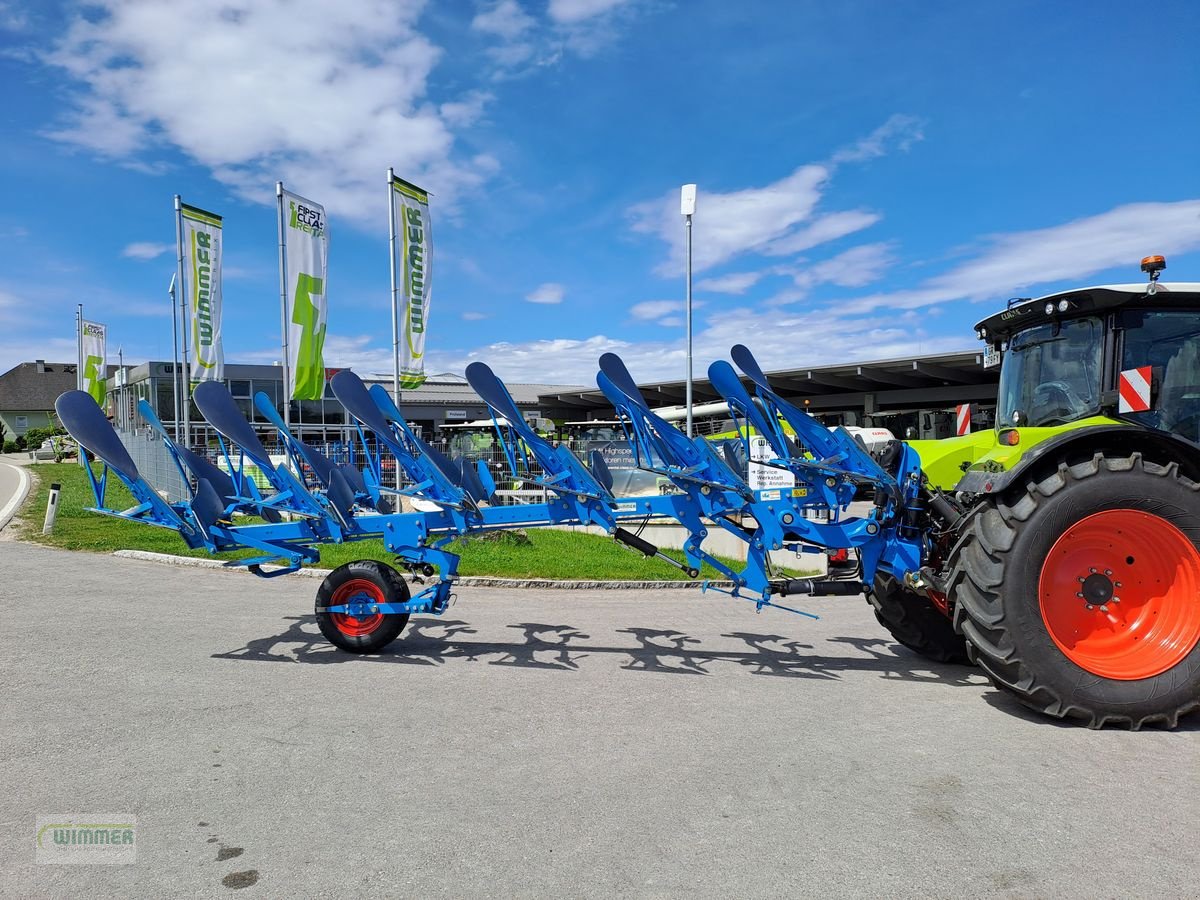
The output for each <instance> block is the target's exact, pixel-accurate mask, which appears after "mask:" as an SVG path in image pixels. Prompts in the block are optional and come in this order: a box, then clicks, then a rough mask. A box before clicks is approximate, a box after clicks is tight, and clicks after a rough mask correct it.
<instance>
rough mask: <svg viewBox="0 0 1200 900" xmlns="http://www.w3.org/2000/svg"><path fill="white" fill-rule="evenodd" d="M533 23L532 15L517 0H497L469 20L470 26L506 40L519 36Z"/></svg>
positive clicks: (532, 25) (531, 26)
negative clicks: (497, 0)
mask: <svg viewBox="0 0 1200 900" xmlns="http://www.w3.org/2000/svg"><path fill="white" fill-rule="evenodd" d="M534 24H535V22H534V19H533V17H532V16H531V15H529V14H528V13H527V12H525V10H524V9H522V7H521V4H520V3H518V2H517V0H499V2H498V3H495V4H493V5H492V6H490V7H488V8H487V9H486V10H484V11H483V12H480V13H478V14H477V15H476V16H475V18H474V19H472V20H471V27H472V28H473V29H475V30H476V31H482V32H483V33H485V34H494V35H496V36H497V37H502V38H504V39H505V40H507V41H512V40H515V39H516V38H519V37H520V36H521V35H523V34H525V33H526V32H527V31H529V30H530V29H531V28H533V27H534Z"/></svg>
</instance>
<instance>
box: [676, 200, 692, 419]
mask: <svg viewBox="0 0 1200 900" xmlns="http://www.w3.org/2000/svg"><path fill="white" fill-rule="evenodd" d="M679 196H680V200H679V211H680V212H681V213H683V218H684V233H685V237H686V256H687V388H686V394H687V399H686V401H685V402H686V403H687V436H688V437H689V438H690V437H691V436H692V214H693V213H694V212H695V211H696V186H695V185H694V184H685V185H684V186H683V188H682V189H681V191H680V195H679Z"/></svg>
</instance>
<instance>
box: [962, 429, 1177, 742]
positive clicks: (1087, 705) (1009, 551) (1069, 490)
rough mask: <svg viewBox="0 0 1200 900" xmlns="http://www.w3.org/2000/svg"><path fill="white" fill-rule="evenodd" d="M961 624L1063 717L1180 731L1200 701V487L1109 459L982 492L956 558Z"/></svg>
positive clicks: (1031, 699) (1012, 685)
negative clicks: (991, 494) (993, 493)
mask: <svg viewBox="0 0 1200 900" xmlns="http://www.w3.org/2000/svg"><path fill="white" fill-rule="evenodd" d="M949 564H950V582H949V589H950V594H951V597H952V598H953V600H954V610H955V612H954V619H955V626H956V627H957V628H958V629H959V631H961V632H962V634H963V636H964V637H965V638H966V639H967V643H968V645H969V648H970V652H971V656H972V659H973V660H974V661H976V662H977V663H978V664H979V665H980V666H981V667H982V668H983V669H984V671H986V672H987V674H988V676H989V677H990V678H991V679H992V681H993V682H994V683H995V684H996V685H997V686H998V687H1000V688H1002V689H1003V690H1005V691H1008V692H1010V693H1012V694H1014V695H1015V696H1016V697H1017V698H1018V699H1019V700H1020V701H1021V702H1022V703H1024V704H1025V705H1026V706H1029V707H1031V708H1033V709H1035V710H1038V711H1039V712H1042V713H1045V714H1047V715H1050V716H1054V717H1056V718H1074V719H1080V720H1082V721H1083V722H1084V723H1086V724H1087V725H1089V726H1090V727H1093V728H1099V727H1101V726H1103V725H1105V724H1113V725H1123V726H1126V727H1129V728H1133V729H1137V728H1140V727H1142V726H1143V725H1147V724H1159V725H1164V726H1166V727H1168V728H1173V727H1175V725H1176V724H1177V722H1178V720H1179V717H1180V716H1182V715H1185V714H1187V713H1189V712H1193V711H1195V710H1198V709H1200V485H1198V484H1196V483H1195V482H1193V481H1190V480H1189V479H1187V478H1185V477H1183V476H1181V475H1180V474H1179V472H1178V470H1177V467H1176V465H1175V464H1173V463H1172V464H1167V465H1159V464H1156V463H1153V462H1150V461H1143V459H1142V457H1141V455H1140V454H1134V455H1132V456H1127V457H1125V456H1106V455H1103V454H1100V453H1097V454H1096V455H1095V456H1094V457H1093V458H1092V459H1090V460H1086V461H1083V462H1074V463H1072V464H1070V465H1068V464H1067V463H1066V462H1065V461H1063V462H1060V463H1059V465H1058V467H1057V470H1056V471H1048V470H1043V473H1042V474H1041V475H1039V476H1037V477H1036V479H1031V480H1029V481H1027V482H1026V483H1024V484H1022V485H1021V486H1019V487H1017V486H1014V487H1013V488H1010V489H1009V491H1007V492H1006V493H1005V494H1003V495H1002V496H999V497H996V498H992V499H989V500H987V501H985V502H983V503H981V504H980V505H979V506H978V507H976V509H975V510H974V511H973V512H972V513H971V516H970V518H969V519H968V521H967V522H966V523H965V524H964V527H963V533H962V534H961V535H960V537H959V540H958V542H957V544H956V545H955V547H954V550H953V551H952V553H951V555H950V560H949Z"/></svg>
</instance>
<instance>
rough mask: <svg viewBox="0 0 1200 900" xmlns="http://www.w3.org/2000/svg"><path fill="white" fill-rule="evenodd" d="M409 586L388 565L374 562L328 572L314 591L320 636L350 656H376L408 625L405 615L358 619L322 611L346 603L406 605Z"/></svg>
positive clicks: (368, 615) (359, 562)
mask: <svg viewBox="0 0 1200 900" xmlns="http://www.w3.org/2000/svg"><path fill="white" fill-rule="evenodd" d="M408 598H409V591H408V585H407V584H406V583H405V581H404V579H403V578H401V577H400V573H399V572H397V571H396V570H395V569H393V568H392V567H391V566H389V565H386V564H384V563H381V562H376V561H375V560H373V559H359V560H355V561H354V562H349V563H346V564H345V565H342V566H338V567H337V568H336V569H334V570H333V571H332V572H330V573H329V574H328V575H327V576H326V577H325V580H324V581H322V582H321V587H320V588H319V589H318V591H317V625H318V626H319V627H320V629H321V634H323V635H325V638H326V639H327V640H328V641H329V642H330V643H331V644H334V645H335V646H337V647H340V648H341V649H343V650H347V651H349V652H350V653H377V652H379V651H380V650H382V649H383V648H384V647H386V646H387V645H388V644H390V643H391V642H392V641H394V640H395V639H396V637H397V636H398V635H399V634H400V632H401V631H403V630H404V626H405V625H407V624H408V615H407V614H405V615H396V614H386V615H385V614H384V613H370V612H365V613H364V615H363V616H361V617H355V616H352V615H349V614H347V613H330V612H322V610H323V609H325V608H326V607H328V606H340V605H342V604H346V603H353V602H362V603H367V604H370V603H405V602H407V600H408Z"/></svg>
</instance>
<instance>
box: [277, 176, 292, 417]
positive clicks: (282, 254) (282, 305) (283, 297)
mask: <svg viewBox="0 0 1200 900" xmlns="http://www.w3.org/2000/svg"><path fill="white" fill-rule="evenodd" d="M275 199H276V200H277V201H278V203H279V321H280V325H281V327H282V329H283V424H284V425H290V424H291V410H292V385H291V380H290V379H289V377H288V369H289V368H290V366H289V363H290V361H291V357H289V356H288V353H289V352H290V351H289V350H288V331H289V330H290V329H289V327H288V326H289V322H288V314H287V292H288V283H287V232H286V231H284V228H286V227H287V223H286V222H285V221H284V218H283V215H284V213H283V182H282V181H277V182H275Z"/></svg>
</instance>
